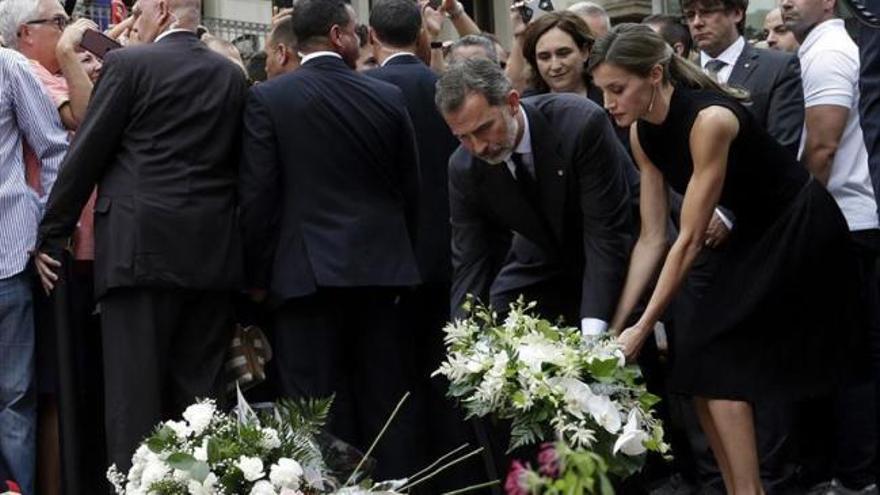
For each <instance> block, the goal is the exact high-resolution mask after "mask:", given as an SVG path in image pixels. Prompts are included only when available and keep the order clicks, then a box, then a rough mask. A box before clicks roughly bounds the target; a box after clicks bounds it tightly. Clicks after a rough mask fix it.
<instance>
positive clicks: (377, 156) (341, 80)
mask: <svg viewBox="0 0 880 495" xmlns="http://www.w3.org/2000/svg"><path fill="white" fill-rule="evenodd" d="M354 19H355V18H354V11H353V10H352V8H351V6H349V5H348V4H347V3H346V2H344V1H343V0H303V1H301V2H299V3H297V7H296V14H295V15H294V19H293V29H294V32H295V34H296V37H297V40H298V48H299V50H300V52H301V53H302V54H303V55H304V56H303V59H302V62H301V66H300V68H299V69H297V70H296V71H294V72H292V73H289V74H285V75H283V76H279V77H277V78H275V79H272V80H270V81H268V82H265V83H261V84H259V85H257V86H255V87H254V88H253V89H252V90H251V92H250V94H249V96H248V101H247V106H246V110H245V119H244V122H245V134H244V147H243V153H242V161H241V170H240V180H241V182H240V197H241V215H242V226H243V229H244V234H245V253H246V255H245V259H246V268H247V275H248V278H249V284H250V286H251V287H253V288H255V289H261V290H266V289H268V291H269V293H270V298H271V299H272V300H274V301H276V302H277V303H278V308H277V310H276V317H275V323H276V325H275V337H276V342H275V356H276V363H277V366H278V369H279V373H280V384H281V388H282V392H283V393H284V394H285V395H289V396H311V397H320V396H329V395H330V394H334V393H335V394H336V401H335V404H334V413H333V418H332V419H331V422H330V425H329V426H330V430H331V432H333V433H334V434H336V435H337V436H338V437H340V438H342V439H343V440H345V441H348V442H349V443H352V444H354V445H355V446H357V447H359V448H361V449H366V448H367V447H368V446H369V444H370V443H371V441H372V440H373V438H374V437H375V436H376V435H377V434H378V433H379V430H380V429H381V427H382V424H383V422H384V420H385V419H386V418H387V416H388V415H389V414H390V413H391V411H392V409H393V408H394V406H395V404H396V403H397V401H398V400H399V399H400V398H401V397H402V396H403V394H404V393H405V392H406V391H407V390H408V389H409V375H408V370H407V368H406V366H405V359H406V356H405V355H404V354H405V350H406V347H405V346H404V341H405V339H406V337H405V333H404V329H402V328H400V325H399V321H398V318H399V316H400V315H399V306H398V297H399V294H400V293H401V292H402V288H405V287H409V286H414V285H417V284H418V283H419V273H418V266H417V263H416V256H415V254H414V248H413V245H414V241H415V239H416V237H415V232H416V226H417V221H418V187H419V186H418V185H419V178H418V156H417V152H416V148H415V138H414V133H413V128H412V123H411V121H410V119H409V116H408V115H407V111H406V106H405V101H404V98H403V96H402V95H401V92H400V90H399V89H397V88H396V87H395V86H392V85H390V84H387V83H384V82H381V81H378V80H376V79H373V78H370V77H367V76H364V75H362V74H358V73H357V72H355V71H354V70H353V67H354V65H355V61H356V60H357V56H358V36H357V34H356V33H355V20H354ZM403 411H404V413H403V414H402V415H401V416H399V417H398V418H397V419H396V420H395V422H394V423H393V424H392V426H391V429H390V430H389V431H388V432H387V433H386V435H385V436H384V437H383V439H382V442H380V443H379V446H378V448H377V450H376V451H375V452H374V454H375V457H376V459H377V460H378V466H377V471H376V473H377V475H378V477H379V478H386V477H401V476H406V475H410V474H412V473H413V472H415V470H416V468H417V466H415V465H414V462H415V461H416V460H417V459H414V458H413V456H411V455H409V454H408V449H409V447H410V445H411V444H412V429H413V428H414V425H413V424H412V421H411V420H410V418H409V415H408V413H409V412H411V409H408V408H404V410H403Z"/></svg>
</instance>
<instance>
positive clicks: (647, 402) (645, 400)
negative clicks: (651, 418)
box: [639, 392, 662, 411]
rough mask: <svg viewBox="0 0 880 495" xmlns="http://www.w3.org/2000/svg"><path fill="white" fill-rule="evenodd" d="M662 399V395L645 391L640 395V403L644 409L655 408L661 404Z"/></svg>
mask: <svg viewBox="0 0 880 495" xmlns="http://www.w3.org/2000/svg"><path fill="white" fill-rule="evenodd" d="M661 400H662V399H660V397H658V396H656V395H654V394H652V393H650V392H645V393H643V394H642V396H641V397H639V405H640V406H642V409H644V410H645V411H650V410H651V409H653V408H654V406H656V405H657V404H659V403H660V401H661Z"/></svg>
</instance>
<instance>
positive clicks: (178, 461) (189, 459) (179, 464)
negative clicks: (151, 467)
mask: <svg viewBox="0 0 880 495" xmlns="http://www.w3.org/2000/svg"><path fill="white" fill-rule="evenodd" d="M165 462H166V463H168V465H169V466H171V467H173V468H174V469H179V470H181V471H189V470H190V469H192V467H193V465H195V463H196V462H198V461H196V458H195V457H193V456H191V455H189V454H187V453H185V452H175V453H173V454H171V455H170V456H168V459H166V460H165Z"/></svg>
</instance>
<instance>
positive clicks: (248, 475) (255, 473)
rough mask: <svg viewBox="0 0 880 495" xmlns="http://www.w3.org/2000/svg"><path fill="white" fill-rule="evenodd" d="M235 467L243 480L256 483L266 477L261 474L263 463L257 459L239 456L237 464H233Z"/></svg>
mask: <svg viewBox="0 0 880 495" xmlns="http://www.w3.org/2000/svg"><path fill="white" fill-rule="evenodd" d="M235 467H237V468H238V469H240V470H241V472H242V474H244V479H246V480H248V481H257V480H258V479H260V478H262V477H263V476H265V475H266V473H264V472H263V461H261V460H260V459H259V458H258V457H245V456H241V457H239V458H238V462H236V463H235Z"/></svg>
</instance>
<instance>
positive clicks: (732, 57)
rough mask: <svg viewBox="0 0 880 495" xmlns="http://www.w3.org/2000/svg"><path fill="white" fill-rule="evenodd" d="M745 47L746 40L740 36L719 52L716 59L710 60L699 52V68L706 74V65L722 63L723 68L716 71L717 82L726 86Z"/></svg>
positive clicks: (705, 54) (706, 54) (707, 55)
mask: <svg viewBox="0 0 880 495" xmlns="http://www.w3.org/2000/svg"><path fill="white" fill-rule="evenodd" d="M745 46H746V40H744V39H743V37H742V36H740V37H738V38H737V39H736V41H734V42H733V43H732V44H731V45H730V46H728V47H727V48H726V49H725V50H724V51H723V52H721V53H720V54H719V55H718V56H717V57H715V58H712V57H710V56H709V54H708V53H706V52H702V51H701V52H700V67H702V68H703V70H704V71H707V72H708V69H706V64H708V63H709V62H711V61H712V60H721V61H722V62H724V67H722V68H721V70H719V71H718V82H720V83H722V84H727V80H728V79H730V73H731V72H733V66H734V65H736V61H737V60H739V56H740V55H741V54H742V51H743V48H745Z"/></svg>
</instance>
